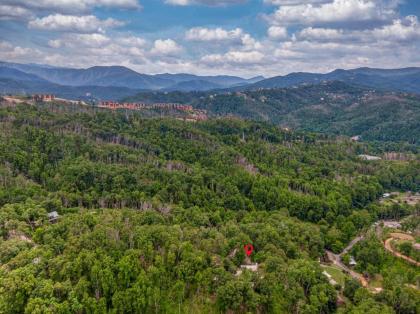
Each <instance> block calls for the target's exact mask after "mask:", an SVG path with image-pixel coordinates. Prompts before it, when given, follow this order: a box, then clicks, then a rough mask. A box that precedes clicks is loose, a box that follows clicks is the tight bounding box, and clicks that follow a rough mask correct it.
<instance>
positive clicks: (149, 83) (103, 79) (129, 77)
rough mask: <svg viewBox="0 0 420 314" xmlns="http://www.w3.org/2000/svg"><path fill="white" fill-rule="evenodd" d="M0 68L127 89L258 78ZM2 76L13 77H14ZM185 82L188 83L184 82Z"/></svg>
mask: <svg viewBox="0 0 420 314" xmlns="http://www.w3.org/2000/svg"><path fill="white" fill-rule="evenodd" d="M0 68H3V69H15V70H19V71H21V72H24V73H27V74H32V75H36V76H37V77H40V78H43V79H44V80H47V81H49V82H51V83H54V84H59V85H65V86H112V87H124V88H131V89H137V90H140V89H149V90H159V89H167V88H168V89H170V90H175V89H176V88H177V85H178V84H179V83H184V82H185V84H181V85H180V89H181V90H187V91H191V90H196V89H197V90H210V89H214V88H228V87H231V86H237V85H246V84H249V83H254V82H255V81H257V80H259V79H261V77H255V78H252V79H249V80H247V79H243V78H240V77H236V76H224V75H220V76H197V75H192V74H157V75H147V74H141V73H138V72H136V71H133V70H131V69H129V68H126V67H123V66H94V67H91V68H87V69H71V68H59V67H49V66H43V65H33V64H18V63H8V62H0ZM3 78H9V79H16V77H14V76H11V77H6V76H3ZM186 82H190V84H187V83H186Z"/></svg>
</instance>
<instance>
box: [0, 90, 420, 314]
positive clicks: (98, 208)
mask: <svg viewBox="0 0 420 314" xmlns="http://www.w3.org/2000/svg"><path fill="white" fill-rule="evenodd" d="M261 93H263V92H261ZM0 129H1V132H0V313H107V312H109V313H225V312H230V313H232V312H234V313H336V312H339V313H354V314H356V313H372V314H373V313H418V312H419V309H420V293H419V290H418V287H417V289H416V288H415V287H414V288H413V287H411V286H408V285H415V284H417V285H418V282H417V283H416V280H415V278H416V276H417V278H420V277H419V276H420V271H419V269H415V268H410V271H411V273H410V274H413V276H414V277H413V276H411V275H410V278H405V279H404V278H403V279H399V280H394V281H392V282H390V284H389V285H386V286H385V287H384V291H383V292H382V293H380V294H372V293H371V292H369V291H368V290H367V289H365V288H362V287H360V286H358V285H357V284H355V283H354V282H352V281H351V280H347V281H346V285H345V287H338V286H333V285H331V284H330V283H329V282H328V279H327V277H326V276H325V275H324V274H323V270H322V268H321V266H320V264H319V259H320V258H321V257H322V256H323V255H324V251H325V249H328V250H331V251H334V252H340V251H341V250H342V249H343V248H344V247H345V245H346V244H347V243H348V242H349V241H351V240H352V239H353V238H354V237H355V236H356V235H357V234H358V232H359V231H360V230H362V229H365V228H368V227H369V226H370V225H371V224H372V223H373V222H374V221H376V220H378V219H381V218H382V219H383V218H400V217H404V216H408V215H411V214H414V213H415V210H416V209H415V208H414V207H411V206H408V205H405V204H395V205H393V206H383V205H381V204H380V203H379V202H377V200H378V198H379V197H380V196H381V195H382V194H383V193H384V192H386V191H391V190H392V191H408V190H411V191H420V163H419V161H418V156H417V159H415V160H411V161H386V160H379V161H373V162H372V161H366V160H362V159H361V158H359V157H358V155H359V154H369V153H372V150H375V152H378V149H377V148H375V147H372V146H370V144H368V143H354V142H351V141H349V140H347V139H343V138H336V137H334V136H331V135H326V134H315V133H308V132H291V131H287V130H284V129H282V128H280V127H278V126H275V125H272V124H267V123H265V122H252V121H244V120H241V119H237V118H218V119H210V120H208V121H202V122H197V123H188V122H184V121H179V120H176V119H172V118H170V117H167V118H144V117H142V116H141V115H140V114H139V113H136V112H130V111H121V112H110V111H109V112H108V111H99V110H95V109H94V108H92V109H88V108H86V109H83V110H77V109H75V107H65V106H63V107H59V106H56V107H53V106H45V107H43V106H38V107H35V106H26V105H21V106H17V107H2V108H0ZM413 132H414V131H413ZM54 211H56V212H57V213H58V214H59V219H58V220H57V221H56V222H54V223H52V222H51V221H49V218H51V217H49V216H48V213H51V212H54ZM372 241H375V240H374V239H373V240H372ZM248 243H251V244H253V246H254V248H255V250H254V252H253V254H252V255H251V257H250V259H251V260H250V261H252V262H255V263H258V271H257V272H252V271H249V270H243V271H242V272H238V269H240V266H241V265H242V264H244V263H245V264H246V263H247V262H250V261H249V260H247V258H246V255H245V253H244V251H243V249H242V248H243V246H244V245H245V244H248ZM361 245H362V244H361ZM363 245H365V244H363ZM372 245H374V244H372ZM356 249H357V250H358V249H359V248H355V250H356ZM382 253H383V254H386V253H384V252H382ZM382 253H381V254H382ZM357 254H358V253H357V252H356V251H355V255H357ZM368 255H369V254H368ZM364 258H365V257H363V256H361V257H360V259H361V260H363V259H364ZM366 258H370V257H369V256H368V257H366ZM386 263H388V265H390V264H392V263H391V262H389V260H386V259H385V258H384V259H382V260H378V261H377V265H376V264H375V265H374V266H375V267H376V268H375V269H371V271H372V272H373V271H376V272H381V271H384V267H385V266H383V265H386ZM360 267H362V265H361V266H360ZM394 267H395V269H394V270H393V271H394V273H396V274H399V273H401V272H406V271H407V269H406V268H405V266H401V267H398V265H396V264H395V265H394ZM392 278H393V277H392V276H390V280H392ZM398 278H399V277H398ZM341 288H343V289H344V295H345V300H344V304H342V305H341V306H339V307H338V306H337V303H338V304H340V302H337V300H338V294H339V290H340V289H341ZM407 298H408V299H409V300H410V302H408V303H407V302H406V299H407Z"/></svg>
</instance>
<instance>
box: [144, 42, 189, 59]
mask: <svg viewBox="0 0 420 314" xmlns="http://www.w3.org/2000/svg"><path fill="white" fill-rule="evenodd" d="M181 51H182V47H181V46H180V45H178V44H177V43H176V41H174V40H172V39H158V40H155V43H154V45H153V48H152V50H151V53H152V54H153V55H157V56H172V55H176V54H177V53H179V52H181Z"/></svg>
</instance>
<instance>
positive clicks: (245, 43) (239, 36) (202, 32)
mask: <svg viewBox="0 0 420 314" xmlns="http://www.w3.org/2000/svg"><path fill="white" fill-rule="evenodd" d="M185 39H186V40H189V41H197V42H225V43H230V44H236V45H242V47H243V48H244V49H246V50H254V49H259V48H260V47H261V44H260V43H259V42H258V41H257V40H255V39H254V38H253V37H252V36H251V35H250V34H247V33H245V32H244V31H243V30H242V29H241V28H235V29H232V30H225V29H223V28H220V27H218V28H206V27H194V28H191V29H190V30H188V31H187V32H186V34H185Z"/></svg>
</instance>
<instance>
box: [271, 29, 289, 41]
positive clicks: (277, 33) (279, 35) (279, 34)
mask: <svg viewBox="0 0 420 314" xmlns="http://www.w3.org/2000/svg"><path fill="white" fill-rule="evenodd" d="M267 35H268V37H270V38H272V39H285V38H287V28H286V27H283V26H271V27H270V28H269V29H268V30H267Z"/></svg>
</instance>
